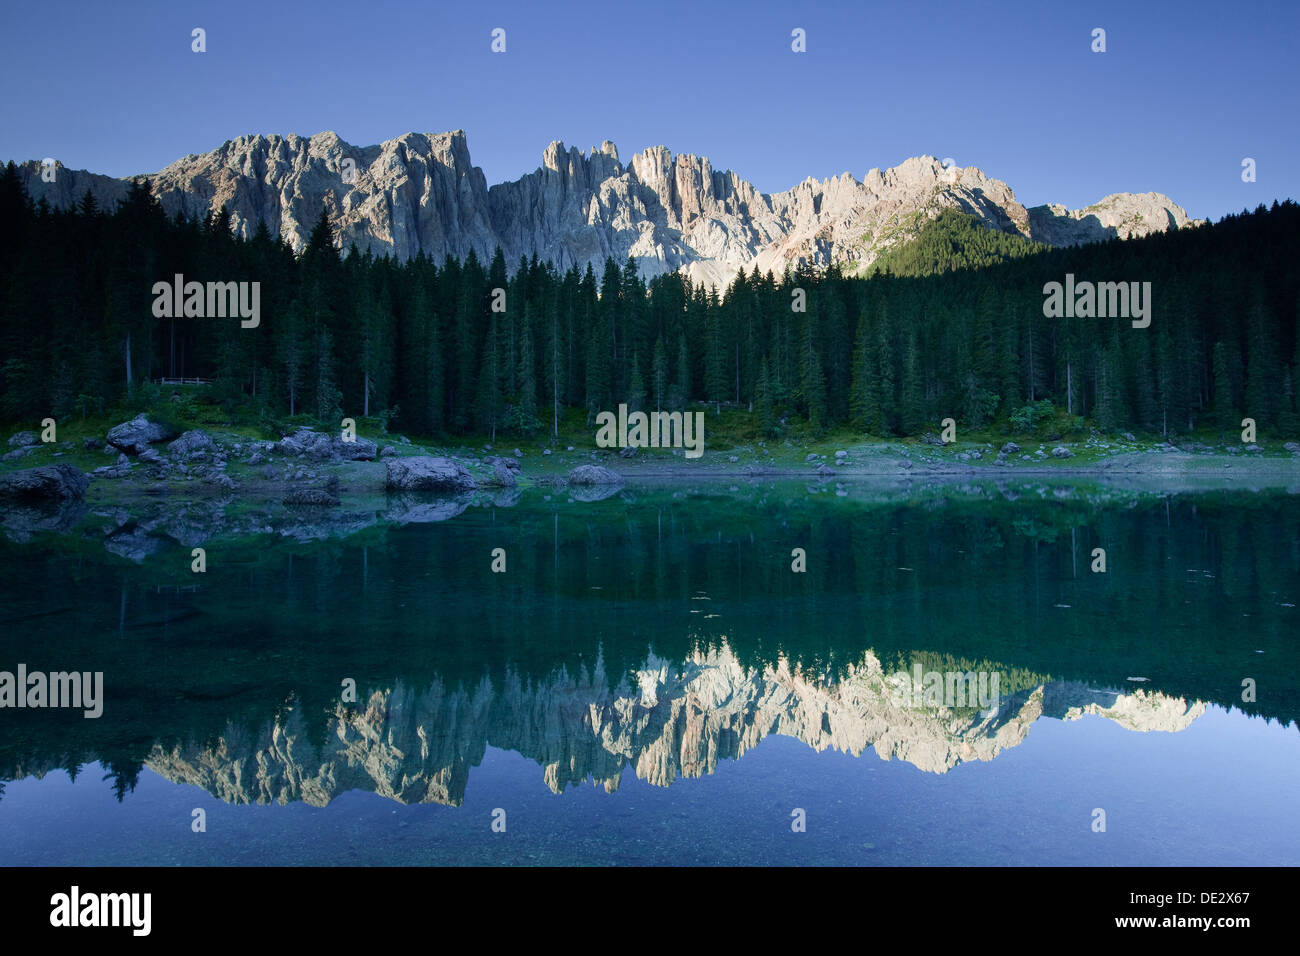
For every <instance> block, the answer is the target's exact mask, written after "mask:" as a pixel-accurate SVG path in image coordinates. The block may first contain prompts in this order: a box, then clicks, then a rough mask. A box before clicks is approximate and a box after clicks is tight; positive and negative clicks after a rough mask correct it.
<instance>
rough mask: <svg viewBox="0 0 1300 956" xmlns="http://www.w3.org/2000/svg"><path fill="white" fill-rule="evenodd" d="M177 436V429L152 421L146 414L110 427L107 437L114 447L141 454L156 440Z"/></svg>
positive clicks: (127, 452) (131, 453) (132, 453)
mask: <svg viewBox="0 0 1300 956" xmlns="http://www.w3.org/2000/svg"><path fill="white" fill-rule="evenodd" d="M175 437H176V430H175V429H173V428H171V427H169V426H167V425H161V424H159V423H158V422H151V421H149V419H148V418H146V417H145V416H144V415H137V416H135V418H133V419H131V420H130V421H129V422H123V423H122V424H120V425H116V426H114V427H113V428H110V429H109V430H108V435H107V436H106V439H107V441H108V443H109V444H110V445H112V446H113V447H114V448H117V449H120V450H121V451H124V452H126V454H128V455H139V454H141V453H142V452H143V451H144V450H145V449H146V448H148V447H149V446H150V445H151V444H153V443H154V442H160V441H167V440H168V439H169V438H175Z"/></svg>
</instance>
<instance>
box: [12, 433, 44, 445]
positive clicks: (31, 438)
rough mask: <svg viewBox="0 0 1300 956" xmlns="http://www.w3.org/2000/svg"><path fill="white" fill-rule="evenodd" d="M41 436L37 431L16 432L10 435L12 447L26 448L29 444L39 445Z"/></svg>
mask: <svg viewBox="0 0 1300 956" xmlns="http://www.w3.org/2000/svg"><path fill="white" fill-rule="evenodd" d="M40 443H41V439H40V437H39V436H38V435H37V434H36V432H14V433H13V434H12V435H10V436H9V447H10V448H26V447H28V446H29V445H39V444H40Z"/></svg>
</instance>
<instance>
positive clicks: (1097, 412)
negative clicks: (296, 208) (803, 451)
mask: <svg viewBox="0 0 1300 956" xmlns="http://www.w3.org/2000/svg"><path fill="white" fill-rule="evenodd" d="M971 230H972V226H971V224H970V223H969V222H967V221H965V220H963V219H962V218H961V217H954V216H953V215H952V214H945V215H944V216H941V217H940V218H939V219H938V220H936V221H934V222H932V223H930V224H929V225H928V226H926V227H924V228H923V229H922V230H921V235H920V238H919V239H918V240H917V242H916V243H915V244H914V245H913V247H912V248H911V250H910V251H908V252H896V253H894V254H892V255H890V256H889V257H888V258H887V259H886V260H885V261H886V263H887V264H888V265H891V266H892V267H893V268H894V269H896V270H897V271H898V272H906V273H910V274H906V275H900V274H897V272H895V271H891V269H890V268H884V269H882V270H880V271H876V272H873V273H872V275H871V276H870V277H869V278H857V277H849V276H846V275H844V274H843V273H842V272H841V271H840V270H839V269H838V268H837V267H835V266H832V267H830V268H828V269H825V270H821V271H818V272H814V271H811V270H807V269H801V270H792V271H787V272H786V273H785V274H783V275H779V276H777V275H773V274H772V273H771V272H768V273H766V274H762V273H759V271H758V270H757V268H755V269H754V270H753V271H751V272H748V273H745V272H742V273H741V274H739V275H738V276H737V277H736V278H735V279H734V280H733V281H732V282H731V283H730V285H729V286H728V287H727V288H726V289H725V290H721V291H719V290H716V289H714V288H712V287H706V286H703V285H698V284H694V283H692V282H691V281H690V280H689V279H688V278H686V277H684V276H682V275H680V274H676V273H673V274H667V275H659V276H655V277H653V278H651V279H649V280H648V281H647V280H646V279H644V278H643V277H642V276H641V275H640V274H639V273H638V270H637V267H636V264H635V262H634V261H633V260H632V259H630V258H629V259H628V260H627V261H626V262H625V263H623V264H621V265H620V264H619V263H617V262H615V261H613V260H612V259H610V260H607V261H606V262H605V263H604V267H603V269H602V270H601V271H600V273H599V274H597V273H596V272H595V271H594V270H593V269H592V268H591V266H590V265H588V266H587V268H586V269H585V270H579V269H578V268H577V267H573V268H570V269H568V270H567V271H563V272H561V271H559V270H557V269H556V268H555V267H554V266H553V265H551V264H550V263H547V262H539V261H538V260H537V258H536V257H535V256H534V257H533V258H532V259H529V260H522V259H521V260H520V261H519V262H518V263H515V264H514V265H513V268H508V266H507V263H506V261H505V258H504V256H503V255H502V253H501V251H500V250H497V251H496V254H495V255H494V256H493V257H492V259H491V260H490V261H488V262H483V261H480V259H479V258H478V256H477V255H476V254H474V253H473V252H471V253H470V254H468V255H467V256H466V257H465V258H464V260H463V261H460V260H457V259H455V258H451V257H448V258H446V259H444V260H443V261H442V262H441V263H438V262H434V261H432V260H431V259H429V258H426V257H424V256H423V255H420V256H417V257H415V258H413V259H411V260H409V261H405V262H399V261H397V260H395V259H394V258H392V257H387V256H385V257H375V256H373V255H371V254H369V253H364V254H357V253H351V254H347V255H344V254H342V253H341V252H340V250H338V249H337V248H336V246H335V243H336V239H335V237H334V235H333V234H332V232H331V229H330V226H329V223H328V221H327V220H326V218H325V216H324V214H322V216H321V218H320V220H319V221H318V222H317V223H316V225H315V227H314V229H313V230H312V232H311V235H310V237H309V239H308V241H307V244H306V246H305V248H304V249H303V250H302V251H301V253H299V254H297V255H295V254H294V252H293V251H292V249H291V248H290V247H289V246H288V244H287V243H286V242H284V241H281V240H277V239H275V238H273V237H272V236H271V235H270V233H269V231H268V230H267V227H266V225H265V224H264V223H263V224H259V226H258V227H257V230H256V233H255V234H254V235H253V237H252V238H250V239H247V240H244V239H241V238H238V237H236V236H235V235H234V234H233V233H232V231H231V223H230V218H229V215H228V214H227V213H226V211H225V210H219V211H217V212H215V213H214V214H213V215H212V216H211V217H209V218H208V219H207V220H206V221H197V220H194V219H186V218H184V217H183V216H177V217H175V218H169V217H168V216H167V215H166V214H165V213H164V212H163V211H162V209H161V208H160V207H159V205H158V203H157V201H156V199H155V198H154V197H153V196H152V195H151V194H150V191H149V189H148V187H147V185H146V184H145V183H144V182H143V181H137V182H136V183H134V184H133V185H132V186H131V188H130V190H129V193H128V195H127V196H126V198H125V199H123V200H122V201H121V202H120V203H119V205H118V207H117V208H116V209H112V210H107V209H101V208H99V207H98V205H97V204H96V202H95V201H94V199H93V198H92V197H91V196H90V195H89V194H88V195H87V196H86V197H85V198H83V199H82V200H81V201H80V202H79V203H78V204H77V205H76V206H75V207H73V208H69V209H52V208H50V207H49V206H48V205H47V204H46V203H45V202H44V201H41V202H33V201H32V200H31V199H30V197H29V196H28V194H27V193H26V191H25V188H24V186H23V184H22V182H21V180H20V178H19V177H18V175H17V170H16V168H15V167H14V166H13V164H12V163H11V164H9V166H8V167H7V168H6V169H5V170H4V171H3V173H0V346H2V349H3V360H2V361H3V364H2V365H0V419H3V420H4V421H6V422H10V423H16V422H31V421H33V420H39V419H40V418H42V417H44V416H47V415H52V416H54V417H56V418H59V417H60V416H73V415H77V414H80V415H83V416H84V415H86V414H103V413H105V412H106V410H108V409H113V408H119V407H122V406H124V405H129V404H130V402H131V401H132V398H133V396H134V395H135V394H136V393H137V390H138V389H140V387H141V384H142V383H144V382H147V381H150V380H156V379H158V378H160V377H164V376H178V377H179V376H183V377H202V378H207V379H211V380H212V385H211V393H210V394H211V396H212V397H213V399H214V400H216V401H220V402H221V403H222V404H223V405H225V406H226V408H227V410H228V411H229V413H230V414H231V415H232V416H241V415H247V416H252V417H256V416H258V415H262V416H267V415H270V416H275V417H278V418H283V417H285V416H288V417H294V416H307V417H309V418H313V419H318V420H320V421H322V422H336V421H337V420H338V419H339V418H340V417H341V416H344V415H352V416H363V417H372V418H380V419H382V420H383V421H385V423H389V422H391V423H394V424H395V425H396V426H398V427H400V428H402V429H403V430H406V431H409V432H412V433H414V434H418V435H427V436H432V437H438V436H457V435H471V434H473V435H494V436H495V435H497V434H501V433H504V434H510V435H521V436H536V437H542V436H545V435H551V434H556V433H558V432H559V431H560V430H561V429H562V422H563V420H564V419H565V417H566V416H567V415H568V414H570V413H571V411H572V410H574V409H581V410H584V411H585V412H586V415H587V421H588V422H591V421H594V416H595V414H596V413H597V412H598V411H601V410H607V409H613V408H615V407H616V406H617V405H618V404H619V403H626V404H627V405H628V406H629V408H630V409H633V410H636V409H642V410H647V411H652V410H659V409H663V410H675V409H683V408H684V407H686V406H687V405H688V404H690V403H699V402H708V403H710V404H713V405H715V406H717V407H719V408H720V407H721V406H723V405H724V404H725V405H728V406H739V407H742V408H744V409H746V410H749V411H752V412H753V413H754V415H755V422H756V426H757V427H758V428H759V429H761V431H762V432H763V433H764V434H766V435H768V436H770V437H780V436H782V435H789V434H799V435H816V434H820V433H823V432H825V431H827V430H828V429H832V428H841V427H848V428H851V429H854V430H857V431H860V432H863V433H866V434H870V435H876V436H898V435H915V434H919V433H921V432H923V431H925V430H927V429H932V428H935V427H936V423H937V422H938V421H939V420H940V419H942V418H945V417H952V418H955V419H956V420H957V421H958V423H959V424H961V425H962V426H963V427H965V428H974V429H979V428H983V427H986V426H990V425H993V424H996V423H1003V424H1005V423H1015V422H1022V421H1023V420H1024V414H1025V409H1026V407H1042V403H1044V402H1048V403H1051V406H1052V407H1053V408H1058V409H1060V410H1062V411H1064V412H1065V413H1068V414H1069V415H1073V416H1078V417H1079V418H1080V419H1090V420H1091V421H1093V422H1095V423H1096V424H1097V425H1098V426H1100V427H1102V428H1105V429H1112V430H1118V429H1131V430H1141V431H1143V432H1146V433H1151V434H1161V435H1169V436H1172V435H1177V434H1183V433H1186V432H1189V431H1192V430H1197V429H1202V428H1221V429H1229V428H1236V427H1239V422H1240V419H1241V418H1242V417H1243V416H1246V415H1248V416H1250V417H1253V418H1254V419H1255V420H1256V421H1257V422H1258V423H1259V427H1260V429H1261V431H1262V432H1264V433H1269V432H1273V433H1281V432H1294V431H1295V429H1296V426H1297V422H1298V421H1300V408H1297V397H1296V387H1295V386H1296V379H1297V375H1300V334H1298V326H1300V308H1298V303H1300V267H1298V266H1297V262H1298V261H1300V257H1298V256H1297V251H1298V250H1297V242H1298V240H1300V207H1297V205H1296V204H1295V203H1294V202H1291V201H1288V202H1286V203H1282V204H1278V203H1274V205H1273V207H1272V208H1271V209H1266V208H1265V207H1263V206H1261V207H1259V208H1258V209H1256V210H1255V211H1254V212H1243V213H1242V214H1240V215H1235V216H1228V217H1225V218H1224V219H1223V220H1221V221H1220V222H1218V223H1215V224H1212V225H1207V226H1204V227H1201V228H1196V229H1184V230H1178V231H1175V232H1169V233H1161V234H1156V235H1152V236H1148V237H1146V238H1143V239H1133V240H1126V241H1121V240H1112V241H1109V242H1103V243H1095V244H1091V245H1087V246H1081V247H1075V248H1070V249H1031V248H1027V247H1026V246H1024V245H1022V244H1020V243H1016V242H1010V243H1009V242H1005V241H1003V240H1002V239H1000V238H999V237H998V235H997V234H992V233H989V234H988V235H987V236H986V235H985V234H984V232H980V231H975V232H972V231H971ZM985 232H986V231H985ZM903 248H904V249H906V248H907V247H903ZM1067 272H1069V273H1073V274H1075V276H1076V277H1077V278H1078V279H1079V280H1085V279H1088V280H1094V281H1100V282H1105V281H1136V280H1142V281H1150V282H1151V283H1152V288H1153V302H1154V308H1153V321H1152V324H1151V327H1150V328H1147V329H1134V328H1131V327H1130V324H1129V322H1128V321H1127V320H1124V319H1088V318H1075V319H1049V318H1045V317H1044V315H1043V285H1044V283H1046V282H1050V281H1056V282H1060V281H1061V280H1062V279H1063V277H1064V275H1065V274H1066V273H1067ZM175 274H183V275H184V276H185V279H186V281H190V280H197V281H222V282H228V281H250V282H252V281H256V282H260V284H261V314H262V316H263V318H262V321H261V324H260V326H259V327H258V328H256V329H243V328H241V327H240V324H239V321H238V319H220V318H200V319H196V318H189V319H186V318H175V319H171V318H155V316H154V314H153V309H152V305H153V301H154V295H153V292H152V289H153V286H154V284H155V283H156V282H160V281H163V282H167V283H171V281H172V277H173V276H174V275H175ZM497 290H501V291H497ZM502 306H503V307H504V308H503V310H502V311H497V309H499V308H501V307H502ZM801 307H802V308H801Z"/></svg>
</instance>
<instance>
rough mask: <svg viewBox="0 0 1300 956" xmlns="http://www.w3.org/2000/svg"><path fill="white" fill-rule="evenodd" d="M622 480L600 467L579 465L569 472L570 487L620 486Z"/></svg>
mask: <svg viewBox="0 0 1300 956" xmlns="http://www.w3.org/2000/svg"><path fill="white" fill-rule="evenodd" d="M622 483H623V478H622V477H621V476H620V475H618V474H617V473H616V472H613V471H610V470H609V469H608V468H602V467H601V466H600V465H579V466H578V467H577V468H575V469H573V471H571V472H569V484H571V485H621V484H622Z"/></svg>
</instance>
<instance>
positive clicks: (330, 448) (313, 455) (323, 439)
mask: <svg viewBox="0 0 1300 956" xmlns="http://www.w3.org/2000/svg"><path fill="white" fill-rule="evenodd" d="M372 444H373V442H372ZM275 450H276V451H278V452H279V453H280V454H281V455H289V456H291V457H294V458H299V457H305V458H308V459H310V460H312V461H329V460H331V459H333V458H336V457H337V455H336V453H335V450H334V442H333V440H332V439H331V438H330V436H329V435H326V434H324V433H323V432H318V431H316V429H314V428H308V427H307V426H306V425H304V426H302V427H301V428H299V429H297V430H296V431H295V432H294V433H293V434H292V435H285V436H284V437H283V438H281V439H280V440H279V441H278V442H276V445H275Z"/></svg>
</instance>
